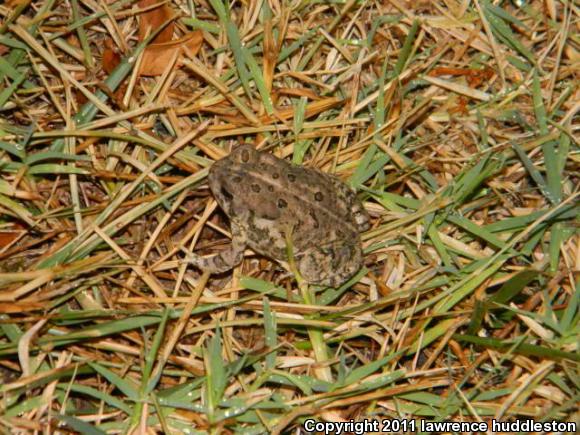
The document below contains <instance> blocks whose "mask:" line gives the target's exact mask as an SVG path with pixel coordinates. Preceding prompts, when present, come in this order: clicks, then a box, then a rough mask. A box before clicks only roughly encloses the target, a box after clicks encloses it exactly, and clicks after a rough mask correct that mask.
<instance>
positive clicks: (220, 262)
mask: <svg viewBox="0 0 580 435" xmlns="http://www.w3.org/2000/svg"><path fill="white" fill-rule="evenodd" d="M247 244H248V238H247V235H246V232H245V231H244V230H243V229H242V228H241V227H240V226H239V225H237V224H235V223H233V222H232V244H231V245H230V246H229V247H228V248H227V249H226V250H225V251H222V252H220V253H219V254H216V255H214V256H211V257H200V256H199V255H193V257H191V258H189V259H188V261H189V262H190V263H192V264H193V265H194V266H196V267H198V268H200V269H201V270H203V271H204V272H209V273H222V272H226V271H228V270H230V269H233V268H234V267H235V266H237V265H238V264H240V263H241V262H242V259H243V258H244V251H245V249H246V246H247Z"/></svg>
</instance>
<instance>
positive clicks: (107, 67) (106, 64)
mask: <svg viewBox="0 0 580 435" xmlns="http://www.w3.org/2000/svg"><path fill="white" fill-rule="evenodd" d="M101 62H102V65H103V70H104V71H105V72H106V73H107V74H111V73H112V72H113V70H114V69H115V68H117V65H119V63H121V55H120V54H119V53H118V51H117V49H116V47H115V45H114V44H113V40H112V39H111V38H107V39H105V49H104V50H103V58H102V60H101Z"/></svg>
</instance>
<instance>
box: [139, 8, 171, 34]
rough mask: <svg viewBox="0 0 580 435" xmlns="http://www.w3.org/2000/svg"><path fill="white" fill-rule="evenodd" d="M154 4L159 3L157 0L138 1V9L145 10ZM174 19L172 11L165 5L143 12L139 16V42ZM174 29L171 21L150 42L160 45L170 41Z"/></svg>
mask: <svg viewBox="0 0 580 435" xmlns="http://www.w3.org/2000/svg"><path fill="white" fill-rule="evenodd" d="M156 3H159V0H139V3H138V5H139V7H140V8H146V7H148V6H152V5H154V4H156ZM174 17H175V14H174V13H173V9H171V7H170V6H169V5H168V4H167V3H164V4H162V5H160V6H159V7H156V8H154V9H151V10H149V11H147V12H143V13H142V14H141V15H140V16H139V41H143V40H144V39H145V38H146V37H147V35H148V33H151V32H152V31H154V30H155V29H157V28H159V27H161V26H162V25H163V24H164V23H165V22H167V21H169V20H172V19H173V18H174ZM174 28H175V23H174V22H173V21H172V22H171V23H169V24H168V25H167V26H166V27H165V28H164V29H163V30H162V31H161V33H159V34H158V35H157V36H156V37H155V38H154V39H153V41H152V42H153V43H154V44H161V43H164V42H168V41H171V39H172V38H173V30H174Z"/></svg>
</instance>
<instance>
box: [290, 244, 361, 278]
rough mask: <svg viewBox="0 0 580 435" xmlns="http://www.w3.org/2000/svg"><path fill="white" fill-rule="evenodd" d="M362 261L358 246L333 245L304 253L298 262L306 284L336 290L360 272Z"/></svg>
mask: <svg viewBox="0 0 580 435" xmlns="http://www.w3.org/2000/svg"><path fill="white" fill-rule="evenodd" d="M362 260H363V258H362V252H361V249H360V247H359V246H358V245H356V244H351V243H333V244H331V245H325V246H324V245H323V246H317V247H314V248H310V249H308V250H306V251H304V253H303V254H302V255H300V258H299V260H298V271H299V272H300V275H301V276H302V278H304V280H305V281H306V282H309V283H311V284H319V285H324V286H328V287H334V288H336V287H340V286H341V285H342V284H343V283H344V282H345V281H346V280H348V279H349V278H350V277H352V276H353V275H354V274H355V273H356V272H358V270H359V269H360V268H361V266H362V263H363V261H362Z"/></svg>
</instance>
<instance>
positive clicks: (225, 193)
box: [220, 186, 234, 201]
mask: <svg viewBox="0 0 580 435" xmlns="http://www.w3.org/2000/svg"><path fill="white" fill-rule="evenodd" d="M220 193H221V194H222V196H223V197H224V198H225V199H227V200H228V201H231V200H232V199H234V195H232V194H231V193H230V192H229V191H228V190H227V189H226V188H225V187H224V186H222V187H221V189H220Z"/></svg>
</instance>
